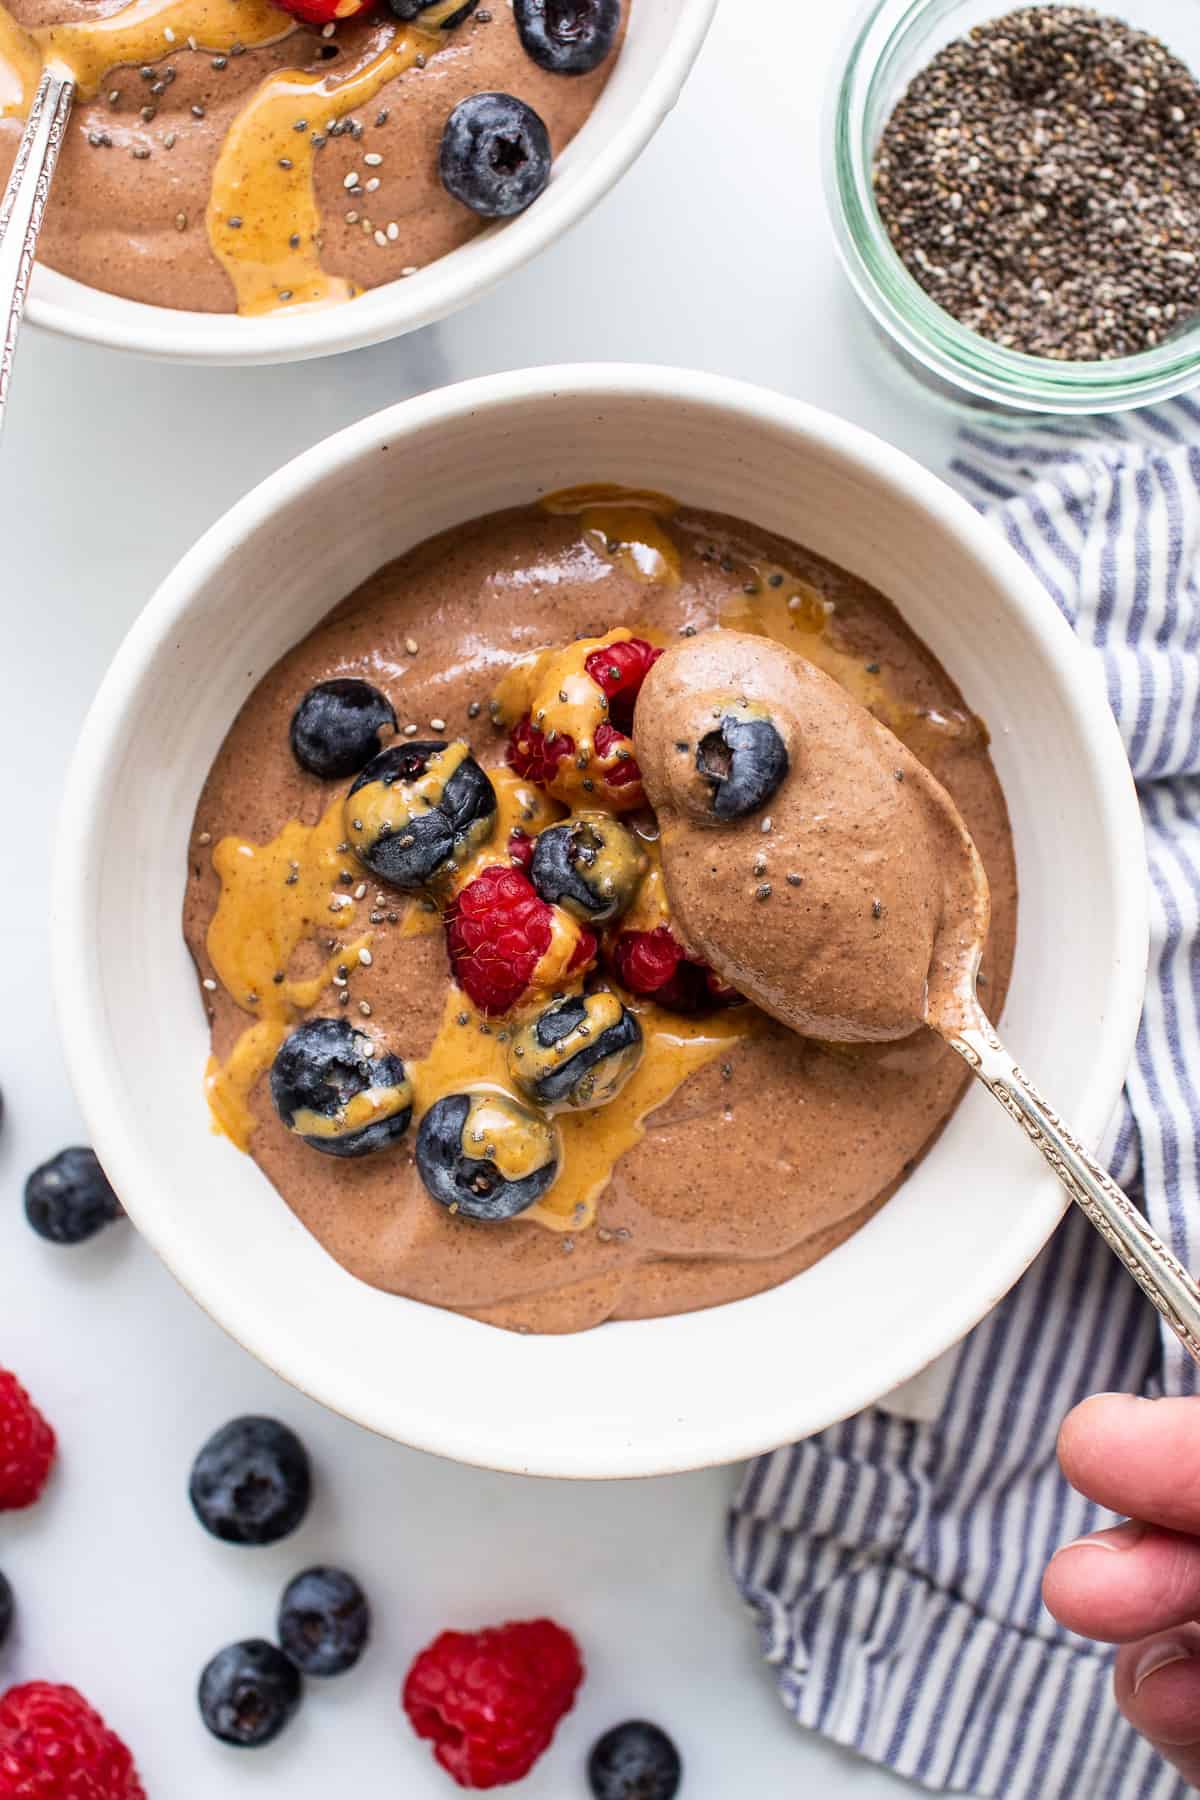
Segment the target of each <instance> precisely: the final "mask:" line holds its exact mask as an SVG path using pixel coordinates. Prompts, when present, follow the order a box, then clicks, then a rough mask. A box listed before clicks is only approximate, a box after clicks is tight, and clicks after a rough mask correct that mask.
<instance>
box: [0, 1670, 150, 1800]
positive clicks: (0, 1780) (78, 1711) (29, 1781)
mask: <svg viewBox="0 0 1200 1800" xmlns="http://www.w3.org/2000/svg"><path fill="white" fill-rule="evenodd" d="M0 1794H2V1795H3V1796H4V1800H146V1790H145V1788H144V1787H143V1786H142V1784H141V1781H140V1780H139V1779H138V1772H137V1770H136V1769H135V1768H134V1766H133V1758H132V1756H131V1755H130V1754H129V1751H128V1750H127V1749H126V1748H125V1746H124V1744H123V1743H122V1742H121V1740H120V1738H119V1737H117V1736H116V1734H115V1733H114V1732H112V1731H110V1730H109V1729H108V1726H107V1725H106V1724H105V1723H104V1720H103V1719H102V1718H101V1717H100V1715H99V1713H97V1712H93V1710H92V1708H91V1707H90V1706H89V1705H88V1703H87V1701H86V1700H85V1699H84V1698H83V1695H82V1694H77V1693H76V1692H75V1689H74V1688H72V1687H55V1686H54V1685H53V1684H52V1683H51V1682H48V1681H31V1682H28V1683H27V1684H26V1685H25V1686H24V1687H14V1688H9V1690H8V1692H7V1694H5V1695H4V1696H3V1697H2V1698H0Z"/></svg>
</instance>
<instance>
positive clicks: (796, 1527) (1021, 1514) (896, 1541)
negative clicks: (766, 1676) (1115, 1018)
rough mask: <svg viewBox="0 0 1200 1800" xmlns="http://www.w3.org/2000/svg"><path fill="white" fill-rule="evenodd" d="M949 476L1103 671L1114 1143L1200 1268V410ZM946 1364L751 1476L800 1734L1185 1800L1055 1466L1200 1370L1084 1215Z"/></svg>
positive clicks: (778, 1659)
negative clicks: (912, 1393)
mask: <svg viewBox="0 0 1200 1800" xmlns="http://www.w3.org/2000/svg"><path fill="white" fill-rule="evenodd" d="M952 467H953V473H954V476H955V479H956V480H957V481H958V483H959V484H960V486H961V487H962V488H963V489H964V490H965V491H966V492H967V493H968V494H970V495H971V496H972V497H973V498H974V499H975V500H976V501H977V502H978V503H979V504H980V506H981V507H983V509H984V510H985V511H986V512H987V513H988V514H989V516H990V517H992V518H993V519H994V521H995V525H996V529H997V530H998V531H999V532H1001V533H1002V534H1003V535H1004V536H1005V537H1006V538H1007V539H1008V542H1009V543H1010V544H1011V545H1012V546H1013V547H1014V548H1015V549H1016V550H1017V551H1018V553H1019V554H1020V555H1021V556H1022V557H1024V559H1025V561H1026V562H1027V563H1029V565H1030V566H1031V567H1032V568H1033V569H1034V570H1035V571H1036V573H1037V575H1038V576H1039V577H1040V579H1041V580H1042V582H1043V583H1044V584H1045V586H1046V588H1047V589H1048V591H1049V593H1050V594H1051V595H1052V596H1053V599H1054V601H1055V603H1056V605H1057V606H1058V607H1059V608H1060V610H1061V611H1062V612H1063V613H1065V614H1066V616H1067V618H1068V619H1069V620H1070V621H1071V623H1072V625H1073V626H1074V627H1075V629H1076V631H1077V632H1078V633H1079V635H1080V637H1081V638H1082V639H1083V640H1084V642H1085V643H1086V644H1088V645H1090V646H1092V648H1093V649H1094V651H1095V654H1096V655H1097V656H1099V657H1100V658H1101V659H1102V662H1103V666H1104V670H1105V674H1106V677H1107V681H1108V692H1109V697H1110V699H1111V702H1112V707H1113V711H1114V712H1115V713H1116V716H1117V719H1118V721H1119V723H1120V726H1121V730H1122V733H1123V735H1124V738H1125V743H1126V746H1127V748H1128V751H1129V756H1130V760H1131V762H1132V764H1133V769H1134V773H1135V775H1136V776H1137V781H1138V789H1139V793H1140V796H1141V806H1142V816H1143V821H1144V824H1145V831H1146V846H1147V854H1148V859H1149V871H1150V881H1151V894H1152V898H1151V906H1152V911H1151V954H1150V973H1149V986H1148V992H1147V997H1146V1005H1145V1012H1144V1014H1143V1018H1142V1024H1141V1030H1140V1033H1139V1036H1138V1041H1137V1049H1136V1052H1135V1055H1134V1060H1133V1065H1132V1067H1131V1068H1130V1071H1129V1075H1128V1079H1127V1082H1126V1086H1125V1092H1124V1095H1123V1100H1122V1106H1121V1108H1120V1111H1119V1113H1118V1117H1117V1118H1116V1120H1115V1121H1114V1123H1113V1126H1112V1128H1111V1132H1110V1141H1109V1144H1108V1146H1107V1151H1108V1155H1109V1160H1110V1166H1111V1167H1112V1170H1113V1172H1114V1174H1115V1175H1116V1177H1117V1179H1118V1180H1119V1181H1120V1182H1121V1183H1122V1185H1123V1186H1124V1187H1125V1188H1126V1189H1127V1190H1128V1191H1129V1192H1131V1193H1133V1194H1134V1195H1135V1196H1136V1197H1137V1198H1138V1199H1139V1201H1140V1202H1141V1203H1142V1204H1143V1205H1144V1206H1145V1207H1146V1209H1147V1211H1148V1212H1149V1215H1150V1218H1151V1220H1152V1221H1153V1224H1154V1227H1155V1229H1156V1231H1158V1232H1159V1233H1160V1234H1161V1235H1162V1237H1164V1238H1165V1239H1166V1240H1167V1242H1168V1243H1170V1244H1171V1245H1172V1246H1173V1248H1174V1249H1175V1251H1176V1253H1177V1254H1178V1255H1179V1256H1180V1257H1181V1258H1182V1259H1183V1261H1184V1262H1185V1263H1187V1264H1188V1265H1189V1266H1191V1267H1193V1268H1195V1267H1197V1266H1198V1265H1200V1192H1198V1185H1200V1158H1198V1146H1200V1093H1198V1089H1200V405H1197V404H1196V403H1194V402H1191V401H1188V400H1178V401H1175V402H1173V403H1171V404H1170V405H1168V406H1164V407H1162V408H1161V409H1158V410H1156V411H1155V412H1153V413H1141V414H1137V415H1126V416H1123V417H1121V418H1118V419H1111V420H1105V421H1104V422H1103V423H1096V424H1094V425H1084V426H1083V427H1079V426H1076V425H1074V424H1070V423H1067V422H1062V423H1048V424H1046V425H1045V426H1043V427H1041V428H1038V429H1035V430H1031V429H1029V428H1028V427H1023V428H1022V429H1021V430H1020V433H1019V434H1018V433H1017V432H1015V431H1013V430H1011V429H1009V430H1005V429H1003V428H995V427H991V426H989V427H986V428H972V429H969V430H965V431H964V432H963V433H962V434H961V436H960V439H959V454H958V456H957V459H956V460H955V462H954V464H953V465H952ZM952 1354H953V1358H954V1360H953V1364H952V1369H951V1372H950V1376H949V1381H948V1386H947V1390H946V1393H945V1398H944V1399H943V1401H942V1403H941V1406H940V1409H939V1410H938V1411H937V1414H936V1416H935V1417H933V1418H932V1419H931V1420H929V1421H928V1422H924V1423H922V1422H917V1421H914V1420H912V1419H909V1418H901V1417H897V1416H895V1415H894V1414H892V1413H889V1412H888V1411H886V1410H884V1409H883V1408H879V1407H877V1408H874V1409H872V1410H871V1411H868V1412H866V1413H863V1414H861V1415H860V1416H859V1417H857V1418H854V1419H849V1420H847V1421H846V1422H845V1423H844V1424H842V1425H838V1426H834V1427H833V1428H832V1429H830V1430H828V1431H825V1432H822V1433H821V1434H820V1435H819V1436H818V1437H815V1438H812V1439H810V1440H809V1441H807V1442H806V1443H802V1444H797V1445H795V1446H793V1447H792V1448H791V1449H789V1450H779V1451H776V1452H775V1453H774V1454H773V1455H770V1456H765V1457H762V1458H760V1459H759V1460H758V1461H757V1462H756V1463H754V1464H752V1465H751V1467H750V1469H749V1471H748V1472H747V1474H746V1477H745V1480H744V1482H743V1484H742V1487H741V1490H740V1492H739V1494H738V1497H737V1499H736V1501H735V1503H734V1506H733V1510H732V1514H731V1518H730V1526H729V1550H730V1557H731V1561H732V1565H733V1571H734V1575H735V1578H736V1580H737V1583H738V1586H739V1588H740V1589H741V1591H742V1594H743V1595H744V1597H745V1599H746V1601H747V1602H748V1604H749V1606H750V1607H751V1609H752V1611H753V1613H754V1614H755V1616H756V1617H757V1620H758V1623H759V1629H760V1632H761V1638H762V1647H763V1653H764V1655H765V1656H766V1659H767V1661H768V1663H769V1664H770V1665H771V1667H772V1669H773V1671H774V1673H775V1677H776V1680H777V1682H778V1685H779V1692H780V1695H781V1698H782V1699H783V1702H784V1704H785V1706H787V1707H788V1709H789V1710H790V1711H791V1712H793V1713H794V1714H795V1716H796V1718H797V1720H798V1721H799V1722H800V1724H802V1725H805V1726H809V1727H811V1728H813V1729H815V1730H817V1731H821V1732H824V1733H825V1734H826V1735H827V1736H829V1737H831V1738H833V1739H835V1740H836V1741H837V1742H838V1743H840V1744H845V1745H848V1746H850V1747H851V1748H853V1749H855V1750H858V1751H860V1752H861V1753H862V1754H863V1755H865V1756H868V1757H870V1758H872V1759H873V1760H874V1761H876V1762H880V1763H885V1764H887V1765H888V1766H889V1767H890V1768H892V1769H894V1770H895V1771H896V1772H897V1773H898V1774H900V1775H904V1776H908V1777H910V1778H911V1779H913V1780H915V1781H918V1782H922V1783H923V1784H924V1785H925V1786H927V1787H930V1788H935V1789H940V1790H943V1791H948V1792H951V1793H966V1794H978V1795H989V1796H993V1795H994V1796H1001V1797H1003V1800H1068V1796H1069V1797H1070V1800H1175V1797H1176V1796H1178V1795H1182V1794H1183V1793H1185V1792H1186V1791H1187V1790H1186V1789H1185V1788H1184V1786H1183V1784H1182V1783H1181V1782H1180V1781H1179V1780H1178V1778H1177V1777H1176V1776H1175V1775H1174V1773H1173V1772H1172V1771H1171V1770H1169V1769H1168V1768H1166V1766H1165V1765H1164V1764H1163V1763H1162V1762H1160V1760H1159V1759H1158V1758H1157V1757H1156V1756H1155V1754H1154V1753H1153V1752H1152V1751H1151V1750H1150V1748H1149V1746H1148V1745H1146V1744H1145V1743H1144V1742H1143V1741H1142V1740H1141V1739H1140V1738H1139V1737H1138V1736H1137V1735H1136V1734H1135V1733H1134V1732H1133V1731H1132V1730H1131V1728H1130V1727H1129V1726H1128V1725H1126V1723H1125V1722H1124V1720H1123V1718H1122V1717H1121V1715H1120V1714H1119V1713H1118V1711H1117V1708H1116V1705H1115V1703H1114V1701H1113V1698H1112V1691H1111V1673H1112V1653H1111V1652H1110V1651H1109V1650H1108V1649H1106V1648H1104V1647H1102V1646H1097V1645H1095V1644H1092V1643H1090V1642H1087V1641H1086V1640H1084V1639H1082V1638H1079V1637H1076V1636H1075V1635H1074V1634H1073V1633H1071V1632H1069V1631H1065V1630H1064V1629H1062V1627H1060V1626H1058V1625H1057V1624H1056V1623H1055V1622H1054V1620H1053V1619H1051V1618H1050V1616H1049V1614H1048V1613H1047V1612H1046V1611H1045V1609H1044V1607H1043V1606H1042V1604H1041V1599H1040V1583H1041V1576H1042V1571H1043V1569H1044V1567H1045V1564H1046V1562H1047V1561H1048V1559H1049V1557H1050V1555H1051V1553H1052V1552H1053V1550H1055V1549H1056V1548H1057V1546H1058V1545H1060V1544H1062V1543H1065V1542H1066V1541H1068V1540H1069V1539H1071V1538H1074V1537H1077V1536H1079V1535H1080V1534H1081V1533H1083V1532H1086V1531H1092V1530H1095V1529H1096V1528H1097V1527H1098V1526H1100V1525H1103V1524H1107V1523H1110V1522H1111V1520H1110V1516H1109V1515H1108V1514H1105V1513H1103V1512H1102V1511H1101V1510H1100V1509H1099V1508H1097V1507H1095V1506H1093V1505H1091V1504H1090V1502H1088V1501H1086V1500H1083V1499H1081V1498H1080V1496H1079V1495H1077V1494H1076V1493H1074V1492H1073V1491H1072V1490H1071V1489H1070V1488H1069V1487H1068V1486H1067V1485H1066V1483H1065V1482H1064V1481H1063V1480H1062V1478H1061V1476H1060V1475H1059V1473H1058V1467H1057V1463H1056V1461H1055V1455H1054V1444H1055V1435H1056V1432H1057V1428H1058V1424H1059V1421H1060V1420H1061V1419H1062V1417H1063V1415H1064V1413H1066V1412H1067V1410H1068V1409H1069V1408H1070V1407H1071V1406H1072V1405H1073V1404H1074V1403H1075V1402H1076V1401H1077V1400H1079V1399H1081V1398H1082V1397H1083V1396H1084V1395H1086V1394H1089V1393H1093V1392H1095V1391H1097V1390H1099V1389H1106V1388H1120V1389H1126V1390H1131V1391H1135V1392H1157V1391H1161V1390H1162V1389H1163V1388H1164V1387H1165V1388H1166V1389H1167V1390H1169V1391H1170V1392H1173V1393H1189V1392H1192V1391H1194V1390H1195V1388H1196V1386H1197V1370H1196V1368H1195V1367H1194V1366H1193V1364H1192V1363H1191V1361H1190V1359H1189V1358H1188V1357H1187V1355H1186V1353H1185V1352H1184V1351H1183V1350H1182V1349H1181V1348H1180V1346H1179V1345H1178V1344H1177V1343H1176V1341H1175V1339H1174V1338H1173V1337H1171V1336H1170V1335H1169V1333H1166V1332H1165V1330H1162V1329H1160V1327H1159V1323H1158V1320H1157V1316H1156V1315H1155V1314H1154V1312H1153V1311H1152V1310H1151V1309H1150V1307H1149V1306H1148V1304H1147V1303H1146V1302H1145V1301H1144V1300H1143V1299H1142V1297H1141V1294H1140V1292H1139V1291H1138V1289H1137V1288H1136V1287H1135V1286H1134V1284H1133V1282H1132V1281H1131V1280H1130V1279H1129V1277H1128V1276H1127V1275H1126V1274H1125V1272H1124V1270H1123V1269H1122V1268H1121V1267H1120V1265H1119V1264H1118V1262H1117V1260H1116V1258H1115V1257H1114V1256H1113V1255H1112V1254H1111V1252H1110V1251H1109V1250H1108V1249H1107V1248H1106V1246H1105V1245H1104V1243H1103V1242H1102V1241H1101V1239H1100V1238H1099V1237H1098V1236H1097V1235H1096V1233H1095V1232H1094V1231H1093V1230H1092V1229H1091V1227H1090V1226H1089V1225H1088V1224H1087V1222H1086V1221H1085V1220H1084V1219H1083V1218H1082V1217H1081V1216H1080V1215H1078V1214H1076V1213H1074V1212H1072V1214H1071V1215H1070V1216H1068V1218H1067V1219H1066V1220H1065V1221H1064V1222H1063V1225H1062V1226H1061V1227H1060V1229H1059V1230H1058V1232H1057V1233H1056V1234H1055V1236H1054V1237H1053V1239H1052V1240H1051V1242H1050V1244H1049V1245H1048V1246H1047V1248H1046V1250H1045V1251H1044V1252H1043V1253H1042V1255H1041V1257H1040V1258H1039V1259H1038V1261H1037V1262H1036V1263H1035V1264H1034V1265H1033V1267H1032V1268H1031V1269H1030V1270H1029V1272H1028V1273H1027V1274H1026V1276H1025V1277H1024V1278H1023V1279H1022V1280H1021V1282H1019V1283H1018V1285H1017V1287H1016V1288H1015V1289H1014V1290H1013V1292H1012V1293H1011V1294H1010V1295H1009V1296H1008V1298H1007V1299H1006V1300H1005V1301H1004V1302H1003V1303H1002V1304H1001V1305H1000V1306H999V1307H997V1309H996V1310H995V1312H994V1313H992V1314H991V1316H990V1317H989V1318H988V1319H987V1320H986V1321H985V1323H984V1324H982V1325H980V1326H979V1327H978V1328H977V1329H976V1330H975V1331H974V1332H973V1333H972V1334H971V1336H970V1337H969V1338H967V1339H966V1341H965V1342H964V1343H963V1345H962V1346H961V1347H960V1348H959V1349H958V1351H957V1352H954V1353H952Z"/></svg>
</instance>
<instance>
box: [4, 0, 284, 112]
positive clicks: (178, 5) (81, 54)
mask: <svg viewBox="0 0 1200 1800" xmlns="http://www.w3.org/2000/svg"><path fill="white" fill-rule="evenodd" d="M295 29H296V27H295V22H294V21H293V20H292V19H290V18H289V17H288V16H287V14H286V13H284V12H281V11H280V9H279V8H278V7H277V6H275V5H273V4H271V0H130V4H129V5H128V6H123V7H121V9H120V10H119V11H118V12H115V13H110V14H109V15H108V17H107V18H103V19H87V20H84V19H74V20H71V21H69V22H66V23H63V24H60V25H45V26H40V27H38V28H36V29H35V30H33V31H28V32H26V31H22V30H21V28H20V27H19V26H18V25H17V24H16V23H15V21H14V20H13V19H12V18H11V16H10V15H9V14H8V13H7V12H5V10H4V8H3V7H0V118H3V117H5V116H6V115H7V114H8V113H14V112H21V113H26V112H28V111H29V106H30V103H31V101H32V99H33V90H34V89H35V88H36V86H37V83H38V80H39V78H40V76H41V72H42V69H43V67H45V66H47V65H53V66H54V67H55V68H59V69H62V70H64V71H65V72H66V73H67V74H69V75H70V76H71V77H72V79H73V80H74V82H75V85H76V87H77V88H78V90H79V94H80V97H81V99H84V100H91V99H93V98H94V97H95V95H96V94H98V93H99V91H100V84H101V81H102V80H103V78H104V76H105V75H106V74H107V73H108V72H109V70H110V69H115V68H118V67H120V66H122V65H124V64H127V63H155V62H160V61H161V60H162V59H163V57H166V56H171V55H173V54H175V53H177V52H178V51H180V50H186V49H191V48H192V47H193V45H194V47H195V48H196V49H199V50H207V51H221V52H228V51H229V50H230V49H231V48H232V46H233V45H234V44H245V45H247V46H250V45H259V44H273V43H277V42H278V41H279V40H280V39H281V38H285V37H288V36H289V35H290V34H291V33H292V32H293V31H294V30H295Z"/></svg>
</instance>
